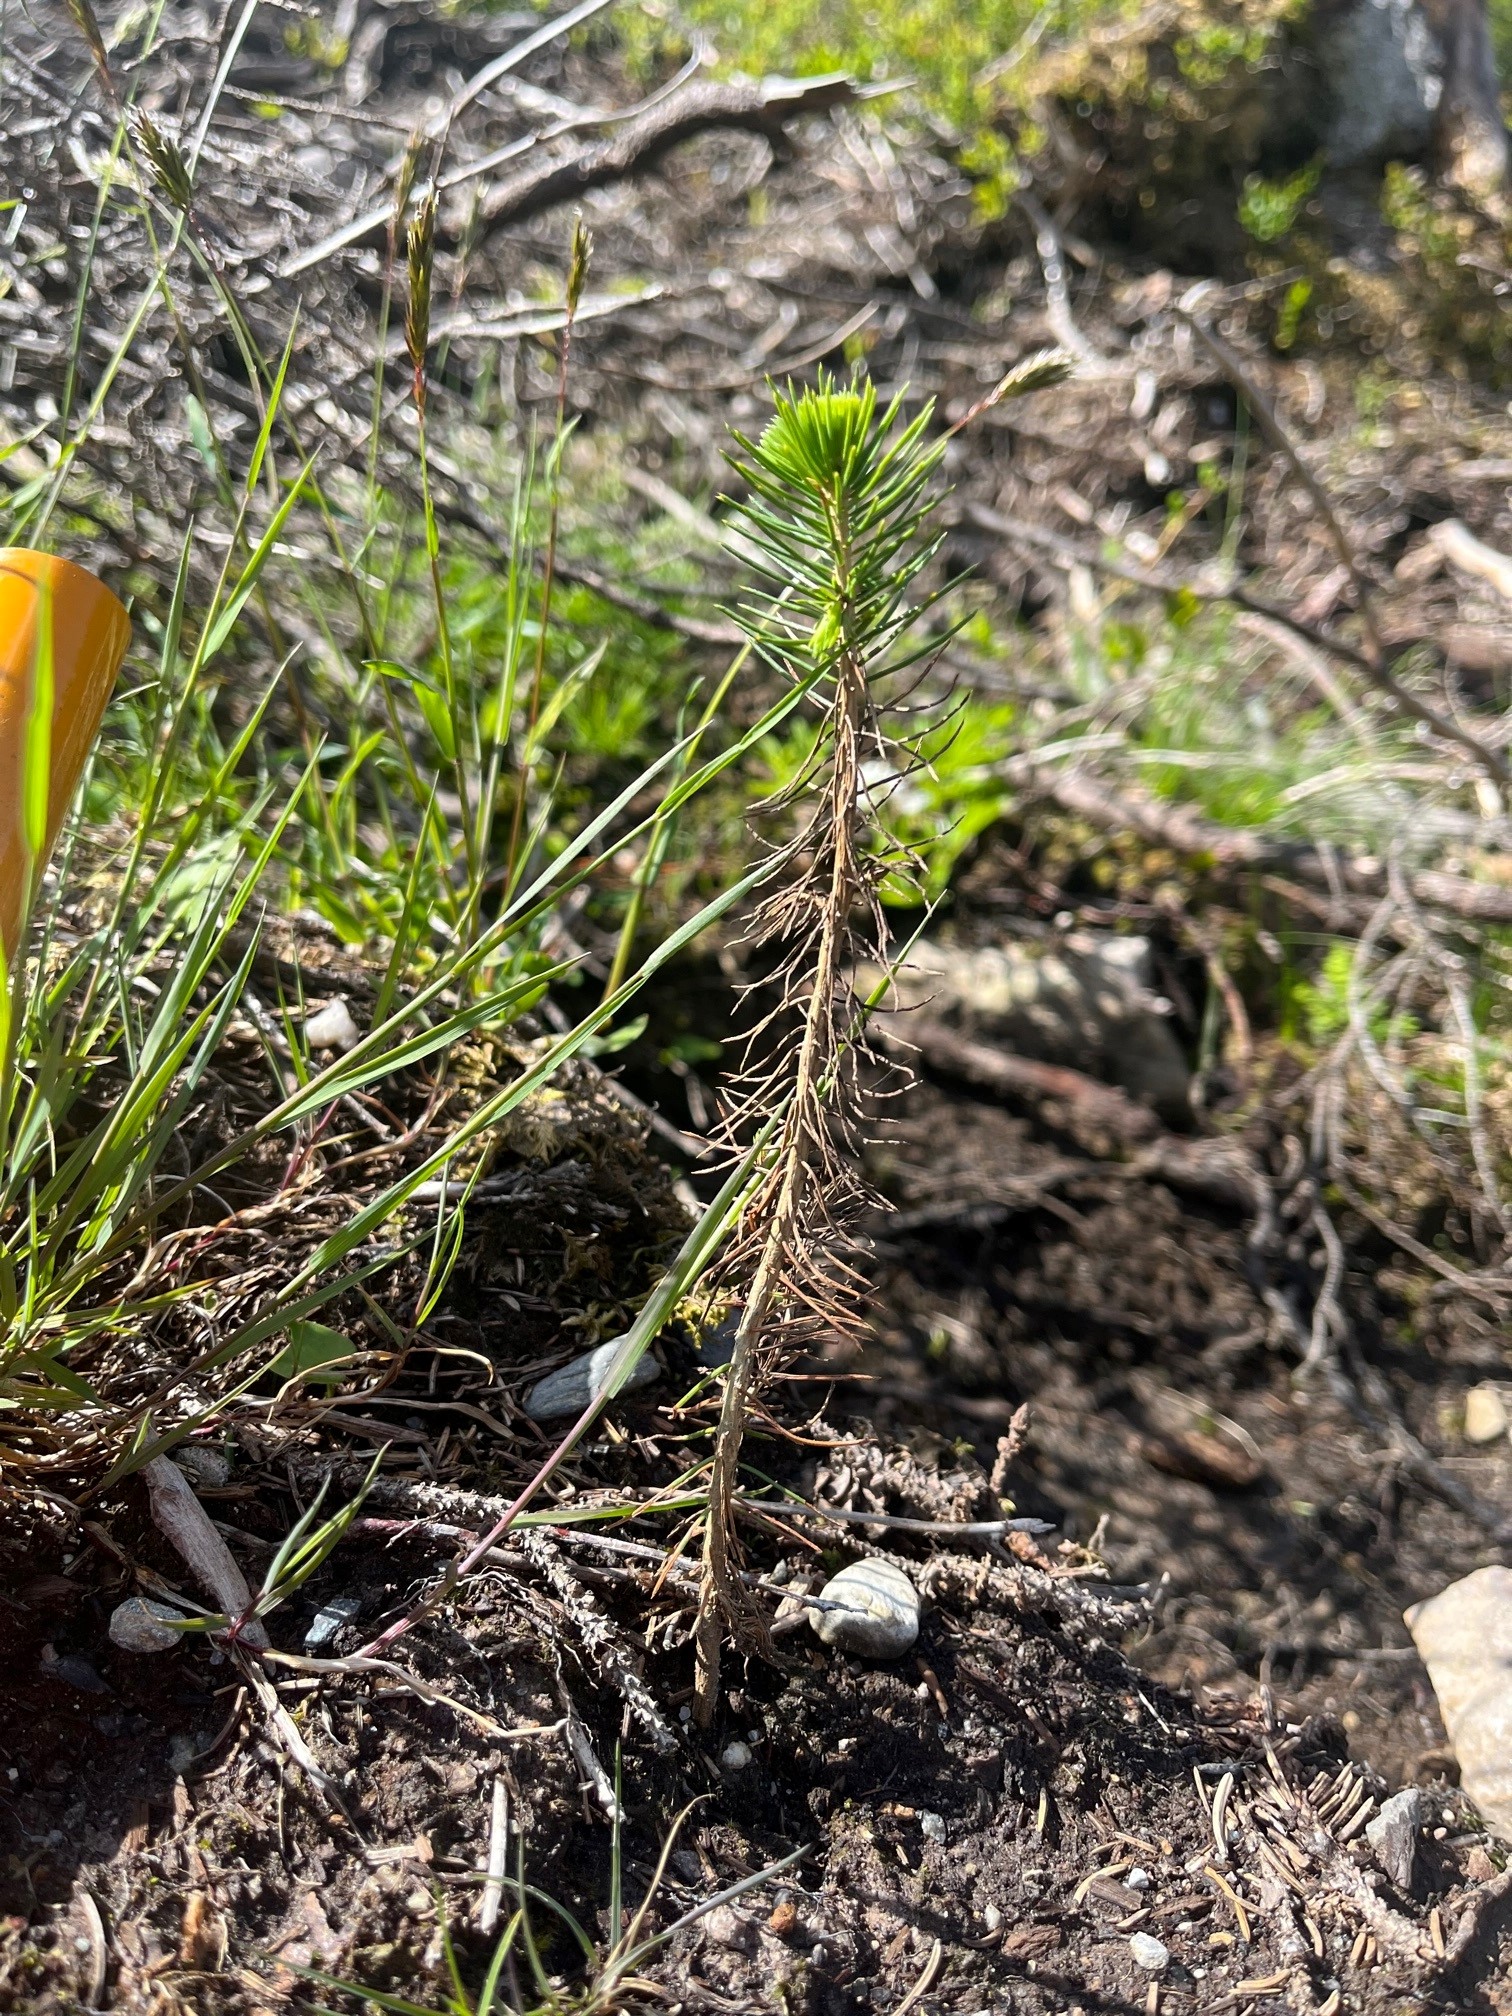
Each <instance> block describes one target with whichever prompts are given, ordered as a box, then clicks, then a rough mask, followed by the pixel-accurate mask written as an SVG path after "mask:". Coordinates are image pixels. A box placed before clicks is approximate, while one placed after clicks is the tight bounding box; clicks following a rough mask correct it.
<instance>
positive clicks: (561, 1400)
mask: <svg viewBox="0 0 1512 2016" xmlns="http://www.w3.org/2000/svg"><path fill="white" fill-rule="evenodd" d="M623 1342H624V1339H623V1338H620V1337H611V1338H610V1340H609V1342H608V1343H607V1344H600V1345H599V1347H598V1349H597V1350H596V1351H585V1352H584V1353H583V1355H582V1357H581V1358H574V1359H573V1360H572V1361H571V1363H570V1364H567V1365H562V1366H559V1367H558V1369H557V1370H556V1371H555V1372H548V1373H547V1375H546V1377H545V1378H544V1379H542V1380H540V1381H538V1382H537V1384H536V1385H534V1386H532V1388H531V1389H530V1394H529V1397H528V1398H527V1399H526V1402H525V1412H526V1413H527V1414H528V1415H529V1416H530V1418H531V1420H532V1421H557V1420H560V1419H561V1418H562V1417H563V1416H565V1415H568V1414H581V1413H582V1411H583V1409H584V1408H585V1407H586V1406H587V1405H588V1402H589V1401H590V1400H596V1399H597V1398H598V1396H599V1394H600V1393H602V1392H603V1390H604V1387H605V1385H606V1383H607V1381H608V1378H609V1370H610V1367H611V1366H612V1365H613V1363H614V1359H615V1354H616V1353H617V1352H618V1350H619V1348H620V1345H621V1344H622V1343H623ZM660 1376H661V1367H660V1366H659V1365H658V1364H657V1362H656V1360H655V1359H654V1358H653V1357H652V1356H651V1354H650V1352H649V1351H648V1352H646V1353H645V1354H644V1355H643V1356H642V1357H640V1358H638V1359H637V1360H636V1363H635V1366H634V1369H633V1370H632V1371H631V1374H630V1376H629V1378H628V1379H627V1380H626V1381H625V1383H624V1385H623V1386H622V1387H621V1388H620V1391H621V1392H622V1393H632V1392H634V1390H635V1388H636V1387H637V1386H649V1385H650V1384H651V1382H652V1380H653V1379H658V1378H660Z"/></svg>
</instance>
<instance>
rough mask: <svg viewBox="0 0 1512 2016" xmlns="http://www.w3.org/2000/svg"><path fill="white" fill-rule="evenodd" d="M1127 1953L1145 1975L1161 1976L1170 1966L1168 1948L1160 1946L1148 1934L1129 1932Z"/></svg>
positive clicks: (1158, 1942)
mask: <svg viewBox="0 0 1512 2016" xmlns="http://www.w3.org/2000/svg"><path fill="white" fill-rule="evenodd" d="M1129 1951H1130V1952H1131V1953H1132V1954H1133V1956H1134V1965H1135V1966H1136V1967H1143V1969H1144V1971H1145V1972H1146V1974H1163V1973H1164V1972H1165V1970H1166V1969H1167V1967H1169V1966H1170V1964H1171V1949H1170V1947H1169V1946H1162V1945H1161V1943H1160V1941H1159V1940H1158V1939H1153V1938H1151V1936H1150V1934H1149V1933H1148V1932H1131V1933H1130V1935H1129Z"/></svg>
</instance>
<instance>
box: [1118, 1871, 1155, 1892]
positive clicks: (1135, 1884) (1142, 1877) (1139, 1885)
mask: <svg viewBox="0 0 1512 2016" xmlns="http://www.w3.org/2000/svg"><path fill="white" fill-rule="evenodd" d="M1123 1880H1124V1888H1125V1889H1126V1890H1148V1889H1149V1887H1150V1885H1151V1884H1152V1883H1153V1882H1154V1881H1155V1878H1154V1877H1153V1876H1152V1875H1151V1874H1150V1872H1149V1870H1148V1869H1131V1870H1130V1871H1129V1873H1128V1875H1127V1876H1125V1878H1124V1879H1123Z"/></svg>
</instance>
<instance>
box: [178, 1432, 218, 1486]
mask: <svg viewBox="0 0 1512 2016" xmlns="http://www.w3.org/2000/svg"><path fill="white" fill-rule="evenodd" d="M173 1460H174V1462H175V1463H177V1465H178V1467H179V1468H180V1470H182V1471H183V1473H184V1475H185V1476H186V1477H187V1478H188V1479H189V1481H190V1483H191V1484H198V1485H200V1486H201V1487H203V1486H206V1485H208V1486H209V1488H210V1489H211V1490H212V1491H218V1490H219V1489H220V1487H221V1485H222V1484H227V1483H229V1482H230V1480H231V1465H230V1463H229V1462H228V1461H227V1460H226V1458H225V1457H224V1456H223V1455H222V1454H221V1452H220V1450H219V1449H216V1448H214V1447H212V1445H211V1444H210V1443H208V1442H182V1443H180V1444H179V1446H178V1448H177V1449H175V1450H174V1452H173Z"/></svg>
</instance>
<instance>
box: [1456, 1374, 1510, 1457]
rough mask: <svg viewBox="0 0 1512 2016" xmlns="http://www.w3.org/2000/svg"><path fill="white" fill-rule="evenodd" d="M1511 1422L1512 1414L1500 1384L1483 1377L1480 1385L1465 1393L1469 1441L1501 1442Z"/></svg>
mask: <svg viewBox="0 0 1512 2016" xmlns="http://www.w3.org/2000/svg"><path fill="white" fill-rule="evenodd" d="M1509 1424H1512V1415H1509V1414H1508V1412H1507V1401H1506V1396H1505V1394H1504V1393H1503V1392H1502V1389H1501V1387H1500V1386H1497V1385H1495V1384H1493V1382H1492V1381H1491V1380H1489V1379H1483V1380H1482V1381H1481V1383H1480V1385H1479V1386H1472V1387H1471V1388H1470V1391H1469V1392H1468V1393H1467V1394H1466V1395H1465V1440H1466V1441H1467V1442H1476V1443H1481V1442H1499V1441H1500V1440H1501V1439H1502V1437H1503V1436H1504V1435H1505V1434H1506V1432H1507V1428H1508V1426H1509Z"/></svg>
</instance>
